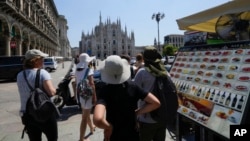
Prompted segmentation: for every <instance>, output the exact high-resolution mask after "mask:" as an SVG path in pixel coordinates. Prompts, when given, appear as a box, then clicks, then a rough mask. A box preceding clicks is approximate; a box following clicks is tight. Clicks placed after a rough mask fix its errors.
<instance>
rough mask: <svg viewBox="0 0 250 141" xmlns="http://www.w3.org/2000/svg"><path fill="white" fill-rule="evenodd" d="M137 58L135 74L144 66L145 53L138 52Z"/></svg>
mask: <svg viewBox="0 0 250 141" xmlns="http://www.w3.org/2000/svg"><path fill="white" fill-rule="evenodd" d="M135 59H136V62H135V74H136V73H137V72H138V70H139V69H140V68H142V67H144V60H143V55H142V54H141V53H138V54H137V55H136V56H135Z"/></svg>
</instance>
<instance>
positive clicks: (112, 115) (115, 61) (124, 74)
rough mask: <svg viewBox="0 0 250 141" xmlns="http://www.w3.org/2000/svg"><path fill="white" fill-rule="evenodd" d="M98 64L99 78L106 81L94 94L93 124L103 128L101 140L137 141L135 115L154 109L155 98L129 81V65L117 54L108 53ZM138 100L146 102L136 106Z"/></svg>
mask: <svg viewBox="0 0 250 141" xmlns="http://www.w3.org/2000/svg"><path fill="white" fill-rule="evenodd" d="M99 66H100V69H101V79H102V81H104V82H105V83H107V84H106V85H105V86H104V87H103V88H102V89H101V90H100V94H98V100H97V104H96V106H95V110H94V115H93V121H94V124H95V125H96V126H97V127H99V128H101V129H104V141H138V140H139V132H138V130H137V129H136V116H137V115H140V114H143V113H147V112H150V111H152V110H154V109H156V108H158V107H159V106H160V102H159V100H158V99H157V98H156V97H155V96H154V95H153V94H152V93H149V92H146V91H144V90H143V89H141V88H140V87H138V86H137V85H136V84H135V83H134V82H133V81H130V75H131V73H130V65H129V63H128V61H127V60H125V59H122V58H121V57H120V56H117V55H111V56H109V57H107V59H106V60H104V61H103V62H101V63H99ZM139 99H142V100H145V101H147V104H145V106H143V107H141V108H140V109H138V108H137V101H138V100H139Z"/></svg>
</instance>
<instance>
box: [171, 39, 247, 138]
mask: <svg viewBox="0 0 250 141" xmlns="http://www.w3.org/2000/svg"><path fill="white" fill-rule="evenodd" d="M170 75H171V78H172V80H173V81H174V83H175V85H176V87H177V90H178V98H179V109H178V114H180V115H183V116H185V117H187V118H189V119H191V120H192V121H194V122H196V123H198V124H199V125H201V126H204V127H206V128H208V129H210V130H212V131H214V132H216V133H218V134H219V135H222V136H223V137H225V138H228V139H229V138H230V125H238V124H244V123H245V121H246V120H245V119H246V115H247V112H248V110H249V108H246V107H249V106H248V105H249V93H250V42H249V41H245V42H234V43H227V44H216V45H204V46H188V47H182V48H180V49H179V52H178V55H177V56H176V59H175V61H174V63H173V66H172V68H171V70H170Z"/></svg>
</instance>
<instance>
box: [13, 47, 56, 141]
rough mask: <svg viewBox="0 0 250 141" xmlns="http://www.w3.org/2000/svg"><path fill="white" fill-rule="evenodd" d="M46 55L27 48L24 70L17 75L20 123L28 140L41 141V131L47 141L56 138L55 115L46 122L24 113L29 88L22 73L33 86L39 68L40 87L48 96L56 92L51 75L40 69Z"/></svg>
mask: <svg viewBox="0 0 250 141" xmlns="http://www.w3.org/2000/svg"><path fill="white" fill-rule="evenodd" d="M47 56H48V54H45V53H43V52H42V51H40V50H37V49H31V50H28V51H27V52H26V54H25V59H24V70H23V71H21V72H19V73H18V75H17V86H18V92H19V95H20V101H21V108H20V116H21V118H22V123H23V124H24V125H25V126H26V132H27V134H28V136H29V140H30V141H42V133H44V134H45V136H46V137H47V140H48V141H57V139H58V127H57V119H56V116H52V117H51V118H50V119H49V120H47V121H46V122H42V123H41V122H39V121H36V120H35V119H34V118H33V117H31V116H30V115H28V114H27V113H26V103H27V101H28V98H29V96H30V88H29V86H28V83H27V82H26V80H25V76H24V73H26V77H27V80H28V81H29V83H30V85H31V86H32V87H33V88H34V87H35V79H36V73H37V71H38V69H40V82H39V84H40V88H41V89H42V90H44V91H45V92H46V93H47V94H48V96H50V97H51V96H54V95H55V94H56V89H55V87H54V86H53V84H52V81H51V79H52V78H51V75H50V74H49V73H48V72H47V71H46V70H44V69H42V67H43V59H44V57H47ZM24 71H25V72H24Z"/></svg>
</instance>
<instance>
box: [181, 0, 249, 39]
mask: <svg viewBox="0 0 250 141" xmlns="http://www.w3.org/2000/svg"><path fill="white" fill-rule="evenodd" d="M176 21H177V24H178V26H179V29H180V30H188V31H190V30H191V31H203V32H210V33H217V34H219V35H220V36H225V37H222V38H224V39H225V38H229V37H227V35H225V34H237V32H239V30H240V32H242V31H243V30H246V32H247V38H248V39H249V31H250V26H249V22H250V1H249V0H232V1H229V2H227V3H224V4H222V5H219V6H216V7H213V8H210V9H207V10H205V11H201V12H199V13H196V14H193V15H190V16H187V17H184V18H181V19H177V20H176ZM236 26H237V27H236ZM235 29H238V31H234V33H230V32H231V30H235ZM218 32H219V33H218ZM228 36H229V35H228Z"/></svg>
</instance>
